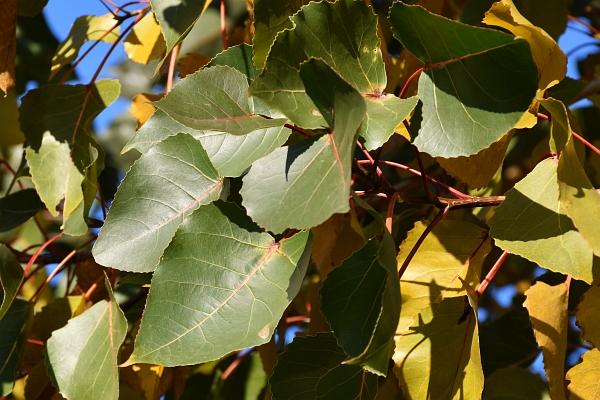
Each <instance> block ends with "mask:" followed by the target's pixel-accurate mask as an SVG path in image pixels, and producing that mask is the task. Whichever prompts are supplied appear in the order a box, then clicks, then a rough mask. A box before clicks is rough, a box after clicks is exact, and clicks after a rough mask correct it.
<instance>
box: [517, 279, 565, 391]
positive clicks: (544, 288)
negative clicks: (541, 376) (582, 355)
mask: <svg viewBox="0 0 600 400" xmlns="http://www.w3.org/2000/svg"><path fill="white" fill-rule="evenodd" d="M525 295H526V296H527V300H525V303H524V304H523V306H525V307H526V308H527V311H529V318H530V319H531V324H532V325H533V332H534V333H535V339H536V341H537V342H538V344H539V346H540V348H541V349H542V354H543V356H544V367H545V370H546V377H547V378H548V383H549V384H550V395H551V397H552V399H553V400H564V399H566V397H565V382H564V381H565V378H564V377H565V357H566V353H567V330H568V329H567V328H568V327H567V325H568V309H567V308H568V307H567V306H568V297H569V294H568V292H567V286H566V285H564V284H559V285H556V286H549V285H547V284H545V283H544V282H536V284H535V285H533V286H532V287H531V288H530V289H529V290H527V291H526V292H525Z"/></svg>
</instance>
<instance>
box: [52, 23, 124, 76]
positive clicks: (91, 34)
mask: <svg viewBox="0 0 600 400" xmlns="http://www.w3.org/2000/svg"><path fill="white" fill-rule="evenodd" d="M118 24H119V22H118V21H117V20H116V19H115V18H114V16H113V14H110V13H109V14H106V15H102V16H99V17H96V16H91V15H84V16H81V17H79V18H77V19H76V20H75V22H73V26H71V31H70V32H69V35H68V36H67V38H66V39H65V40H63V42H62V43H61V44H60V45H58V48H57V49H56V53H55V54H54V57H52V68H51V72H50V79H52V78H53V77H54V75H56V74H57V73H58V71H60V69H61V68H62V67H64V66H65V65H67V64H70V63H71V62H73V61H75V60H76V59H77V56H78V55H79V49H80V48H81V46H83V44H84V43H85V42H88V41H91V40H102V41H103V42H106V43H114V42H115V41H116V40H117V39H118V37H119V33H120V30H121V29H120V27H119V26H118ZM113 28H114V29H113ZM111 29H112V31H110V32H109V33H108V34H107V33H106V32H108V31H109V30H111Z"/></svg>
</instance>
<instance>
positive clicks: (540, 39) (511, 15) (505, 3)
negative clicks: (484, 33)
mask: <svg viewBox="0 0 600 400" xmlns="http://www.w3.org/2000/svg"><path fill="white" fill-rule="evenodd" d="M483 23H485V24H487V25H494V26H499V27H501V28H504V29H506V30H508V31H509V32H511V33H512V34H513V35H515V36H518V37H522V38H523V39H525V40H527V42H529V45H530V46H531V55H532V56H533V60H534V61H535V64H536V65H537V67H538V71H539V76H540V82H539V89H540V90H546V89H547V88H548V87H550V86H554V85H556V84H557V83H558V82H560V81H561V80H562V79H563V78H564V77H565V75H566V74H567V56H565V53H563V52H562V50H561V49H560V47H559V46H558V44H557V43H556V42H555V41H554V39H552V37H551V36H550V35H549V34H547V33H546V32H545V31H544V30H543V29H542V28H539V27H537V26H535V25H533V24H531V22H529V21H528V20H527V18H525V17H524V16H523V15H521V13H520V12H519V10H517V8H516V7H515V5H514V3H513V2H512V0H501V1H499V2H497V3H494V4H493V5H492V8H491V9H490V10H489V11H488V12H486V13H485V18H484V19H483Z"/></svg>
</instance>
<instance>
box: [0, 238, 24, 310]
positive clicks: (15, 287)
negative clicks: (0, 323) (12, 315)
mask: <svg viewBox="0 0 600 400" xmlns="http://www.w3.org/2000/svg"><path fill="white" fill-rule="evenodd" d="M22 282H23V267H21V264H19V261H18V260H17V259H16V258H15V256H14V255H13V253H12V251H10V250H9V248H8V247H6V246H5V245H3V244H1V243H0V283H1V284H2V293H3V295H2V305H1V306H0V320H2V318H3V317H4V316H5V315H6V313H7V311H8V309H9V308H10V305H11V304H12V302H13V301H14V300H15V298H16V297H17V293H18V292H19V287H20V286H21V283H22Z"/></svg>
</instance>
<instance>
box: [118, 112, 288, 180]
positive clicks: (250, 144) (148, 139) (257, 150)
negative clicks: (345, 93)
mask: <svg viewBox="0 0 600 400" xmlns="http://www.w3.org/2000/svg"><path fill="white" fill-rule="evenodd" d="M256 106H259V104H258V103H256ZM260 106H261V107H264V106H263V105H262V104H260ZM264 111H265V113H264V114H265V115H269V114H271V112H270V111H269V110H267V109H265V110H264ZM277 115H280V114H277ZM179 132H184V133H189V134H190V135H192V136H193V137H194V138H196V139H197V140H199V141H200V143H202V147H204V149H205V150H206V152H207V154H208V158H210V160H211V162H212V163H213V165H214V166H215V168H216V170H217V171H219V175H221V176H231V177H235V176H239V175H241V174H242V173H243V172H244V171H245V170H246V169H247V168H248V167H249V166H250V165H252V163H253V162H254V161H256V160H258V159H260V158H262V157H264V156H266V155H267V154H269V153H271V152H272V151H273V150H275V149H276V148H278V147H280V146H281V145H283V144H284V143H285V142H286V140H287V138H288V137H289V136H290V133H291V131H290V130H289V129H288V128H284V127H275V128H266V129H259V130H256V131H254V132H252V133H249V134H248V135H243V136H236V135H230V134H228V133H223V132H216V131H196V130H193V129H190V128H187V127H185V126H183V125H181V124H179V123H178V122H175V121H174V120H173V119H171V118H170V117H169V116H168V115H167V114H165V113H164V112H163V111H161V110H156V112H155V113H154V114H152V116H151V117H150V119H149V120H148V121H146V123H145V124H144V125H143V126H142V127H141V128H140V130H139V131H137V133H136V135H135V136H134V137H133V138H132V139H131V141H130V142H129V143H128V144H127V145H126V146H125V148H124V149H123V152H126V151H128V150H131V149H133V148H135V149H137V150H139V151H140V152H142V153H146V152H147V151H148V150H150V148H152V146H154V145H156V144H157V143H159V142H161V141H162V140H165V139H166V138H168V137H170V136H173V135H176V134H177V133H179Z"/></svg>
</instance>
